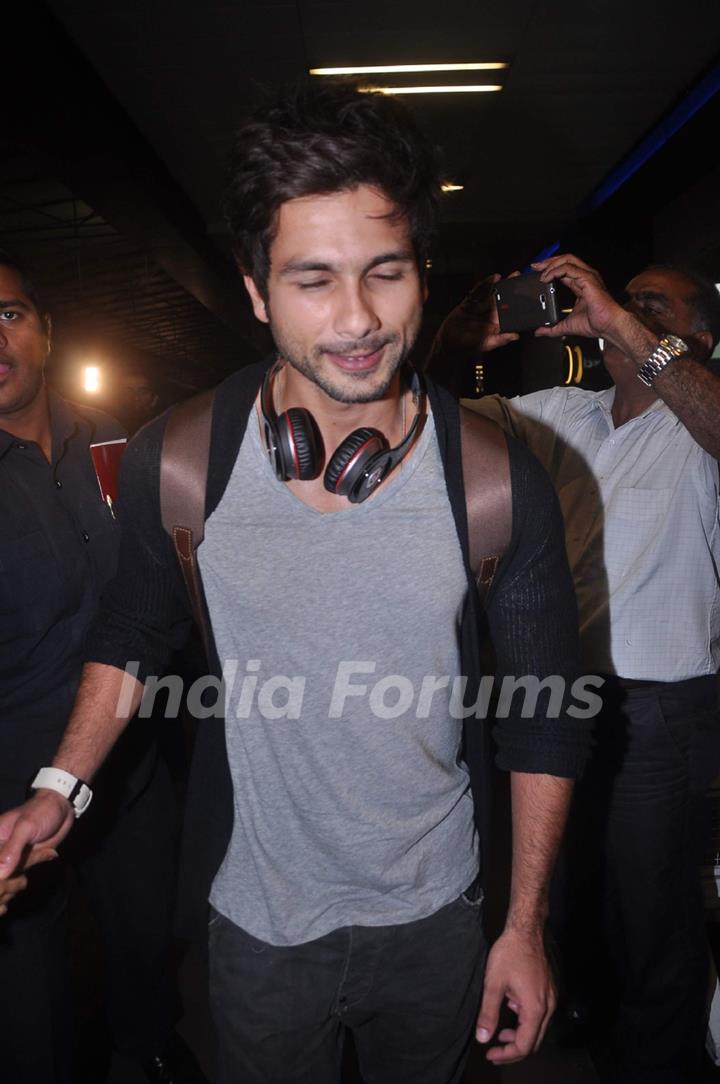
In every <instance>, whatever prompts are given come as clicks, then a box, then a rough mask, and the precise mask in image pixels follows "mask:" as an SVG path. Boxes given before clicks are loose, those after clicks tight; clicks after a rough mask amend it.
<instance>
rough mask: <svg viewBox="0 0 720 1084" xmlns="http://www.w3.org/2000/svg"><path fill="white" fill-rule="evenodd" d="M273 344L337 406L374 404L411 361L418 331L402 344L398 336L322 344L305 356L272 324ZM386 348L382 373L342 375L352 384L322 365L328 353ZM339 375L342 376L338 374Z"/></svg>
mask: <svg viewBox="0 0 720 1084" xmlns="http://www.w3.org/2000/svg"><path fill="white" fill-rule="evenodd" d="M270 331H271V332H272V336H273V341H274V343H275V346H276V349H277V351H278V355H279V356H280V357H281V358H282V359H283V360H284V361H286V362H287V363H288V365H290V366H292V368H293V369H295V370H296V371H297V372H299V373H300V374H301V375H302V376H304V377H305V378H306V379H307V380H310V381H311V382H312V383H313V384H315V385H316V387H318V388H320V390H321V391H323V392H324V393H325V394H326V395H327V396H329V398H330V399H333V400H334V401H335V402H336V403H345V404H349V403H374V402H377V401H378V400H380V399H384V398H385V396H386V395H387V393H388V390H389V389H390V386H391V384H392V382H393V380H394V379H395V374H396V373H397V371H398V369H400V368H401V367H402V366H403V365H404V364H405V362H406V361H407V360H408V358H409V357H410V355H411V354H412V351H413V349H414V346H415V343H416V341H417V337H418V334H419V328H418V329H417V330H416V331H415V332H414V334H413V336H412V339H411V340H409V341H408V342H406V343H405V344H404V345H403V342H402V339H401V336H400V335H399V334H398V333H395V334H392V335H384V336H382V337H378V338H377V339H373V340H371V341H369V342H368V341H363V342H362V343H354V344H348V343H344V344H342V346H339V347H337V346H333V347H329V344H319V345H318V346H316V347H314V348H313V350H312V352H311V354H309V355H308V354H302V353H299V352H298V351H296V350H295V349H294V347H293V344H292V343H290V342H288V341H287V340H286V339H284V337H283V336H282V335H278V333H277V329H276V328H275V327H274V326H273V324H272V321H271V323H270ZM382 348H384V349H385V355H384V357H383V371H382V373H381V374H379V373H378V371H377V370H375V369H369V370H365V371H360V372H347V371H344V372H343V373H342V377H343V378H345V380H346V381H351V382H352V383H351V384H350V385H348V384H347V383H345V384H344V385H343V384H342V383H340V382H339V381H335V380H333V379H332V377H331V376H330V375H329V374H328V373H327V371H326V370H325V369H324V368H323V366H322V358H323V356H324V355H325V354H333V353H335V354H341V353H348V354H352V353H355V352H357V353H359V352H360V351H362V352H363V353H373V352H374V351H376V350H380V349H382ZM339 375H340V374H339Z"/></svg>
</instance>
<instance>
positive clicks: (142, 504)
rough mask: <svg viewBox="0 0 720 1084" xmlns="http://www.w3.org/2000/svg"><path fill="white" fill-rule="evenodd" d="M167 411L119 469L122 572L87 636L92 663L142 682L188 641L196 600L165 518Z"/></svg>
mask: <svg viewBox="0 0 720 1084" xmlns="http://www.w3.org/2000/svg"><path fill="white" fill-rule="evenodd" d="M165 423H166V416H165V415H163V416H162V417H160V418H158V419H156V421H154V422H151V423H150V424H149V425H148V426H145V427H144V428H143V429H142V430H141V431H140V433H138V435H137V436H136V437H135V438H134V439H133V440H132V441H131V442H130V444H129V445H128V447H127V450H126V452H125V455H124V456H123V461H122V466H121V471H120V492H119V499H118V503H117V515H118V521H119V524H120V529H121V544H120V556H119V563H118V570H117V575H116V576H115V578H114V580H112V581H111V582H110V584H109V585H108V587H107V588H106V589H105V592H104V593H103V597H102V600H101V605H100V609H99V612H98V615H97V617H96V619H95V621H94V622H93V624H92V626H91V628H90V631H89V633H88V637H87V641H86V650H85V661H86V662H100V663H105V664H107V665H109V666H115V667H117V668H118V669H120V670H124V669H125V668H126V667H127V666H128V665H130V664H136V667H137V670H135V669H133V671H132V672H133V673H136V676H137V677H138V679H139V680H140V681H143V682H144V681H145V680H146V678H147V677H148V676H149V675H153V674H157V675H161V674H162V673H163V672H164V670H165V668H166V667H167V663H168V661H169V659H170V656H171V654H172V652H173V651H174V650H175V649H176V648H178V647H180V646H182V644H183V643H184V642H185V640H186V638H187V636H188V633H189V630H190V626H191V621H192V616H191V610H190V604H189V600H188V596H187V592H186V590H185V587H184V584H183V580H182V576H181V574H180V569H179V566H178V562H177V559H176V557H175V553H174V550H173V546H172V543H171V541H170V538H169V537H168V535H167V534H166V532H165V531H164V529H163V526H162V522H161V520H160V451H161V447H162V439H163V433H164V431H165Z"/></svg>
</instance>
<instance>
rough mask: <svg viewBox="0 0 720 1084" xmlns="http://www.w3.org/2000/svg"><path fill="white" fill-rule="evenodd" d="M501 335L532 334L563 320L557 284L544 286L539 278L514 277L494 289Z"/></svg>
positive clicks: (534, 274) (533, 274)
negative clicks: (520, 332)
mask: <svg viewBox="0 0 720 1084" xmlns="http://www.w3.org/2000/svg"><path fill="white" fill-rule="evenodd" d="M495 301H496V304H497V312H498V320H499V323H500V332H501V333H503V334H504V333H506V332H510V331H531V330H533V329H534V328H538V327H552V326H553V325H554V324H557V323H558V321H559V320H560V311H559V306H558V300H557V294H556V290H555V283H554V282H543V281H542V279H541V277H540V275H539V274H538V273H536V272H532V273H531V274H528V275H514V276H511V277H510V278H507V279H501V280H500V282H498V283H496V285H495Z"/></svg>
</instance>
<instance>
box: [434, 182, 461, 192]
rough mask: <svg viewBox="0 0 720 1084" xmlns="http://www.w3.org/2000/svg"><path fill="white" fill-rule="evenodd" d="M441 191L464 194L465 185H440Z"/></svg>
mask: <svg viewBox="0 0 720 1084" xmlns="http://www.w3.org/2000/svg"><path fill="white" fill-rule="evenodd" d="M440 191H441V192H464V191H465V185H464V184H441V185H440Z"/></svg>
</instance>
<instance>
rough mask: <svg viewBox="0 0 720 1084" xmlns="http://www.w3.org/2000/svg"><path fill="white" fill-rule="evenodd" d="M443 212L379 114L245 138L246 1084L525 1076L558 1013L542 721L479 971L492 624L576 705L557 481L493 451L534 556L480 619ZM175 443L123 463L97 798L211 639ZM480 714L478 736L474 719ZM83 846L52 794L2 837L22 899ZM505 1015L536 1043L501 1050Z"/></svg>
mask: <svg viewBox="0 0 720 1084" xmlns="http://www.w3.org/2000/svg"><path fill="white" fill-rule="evenodd" d="M438 191H439V180H438V175H437V171H436V167H435V163H434V156H433V154H432V151H431V149H430V148H429V146H428V144H427V142H426V140H425V139H424V138H423V137H422V136H421V134H420V133H419V132H418V130H417V129H416V127H415V125H414V124H413V122H412V121H411V119H410V117H409V115H408V114H407V113H406V112H405V111H404V109H402V108H401V107H400V106H399V105H398V104H397V103H396V102H394V101H392V100H390V99H388V98H384V97H381V96H378V95H363V94H361V93H359V92H357V91H354V90H351V89H347V88H339V89H338V88H328V89H322V90H308V91H303V92H299V93H296V94H295V95H292V96H288V97H286V98H285V99H283V100H282V101H281V102H279V103H277V104H276V105H272V106H269V107H266V108H264V109H261V110H259V111H258V112H257V113H256V114H255V115H254V116H253V117H252V118H251V119H250V120H249V121H248V122H247V124H246V125H245V126H244V127H243V128H242V129H241V130H240V132H239V133H238V137H237V142H236V146H235V150H234V154H233V162H232V176H231V182H230V188H229V195H228V201H227V213H228V220H229V223H230V228H231V231H232V235H233V240H234V243H235V247H236V252H237V258H238V262H239V265H240V269H241V271H242V274H243V276H244V281H245V285H246V287H247V289H248V292H249V294H250V298H251V300H252V305H253V309H254V312H255V315H256V316H257V318H258V319H259V320H261V321H262V322H264V323H267V324H269V326H270V329H271V332H272V335H273V338H274V341H275V346H276V353H275V355H274V357H273V358H272V359H271V362H270V364H269V366H268V365H265V366H255V367H252V368H249V369H244V370H240V371H239V372H238V373H236V374H234V375H233V376H231V377H230V378H229V379H228V380H227V381H225V383H224V384H222V385H221V386H220V388H218V389H217V391H216V394H215V404H214V412H213V428H212V442H211V451H210V463H209V473H208V487H207V500H206V523H205V536H204V541H203V543H202V545H201V546H200V547H199V550H198V563H199V568H200V572H201V576H202V585H203V588H204V602H205V606H206V616H207V618H208V624H209V627H210V629H211V643H210V663H211V667H212V671H213V674H215V675H218V676H219V675H220V674H221V673H222V674H223V675H224V677H225V696H224V709H225V711H224V715H225V717H224V719H204V720H203V721H202V722H201V723H200V725H199V727H198V735H197V743H196V750H195V763H194V769H193V774H192V780H191V786H190V793H189V809H188V825H187V830H186V840H185V868H186V874H187V876H186V884H187V887H188V900H189V897H190V895H192V897H193V901H194V903H195V905H196V907H195V909H194V911H193V915H195V916H198V915H199V916H201V917H204V918H205V922H207V902H208V898H209V900H210V904H211V910H210V918H209V926H208V929H209V944H210V982H211V1000H212V1006H213V1013H214V1016H215V1020H216V1023H217V1028H218V1035H219V1042H220V1067H221V1075H222V1080H223V1081H224V1082H225V1084H230V1082H237V1081H240V1080H242V1081H243V1082H246V1084H271V1082H274V1081H286V1082H291V1081H295V1082H297V1084H300V1082H310V1081H312V1084H333V1082H336V1081H337V1080H338V1079H339V1072H340V1059H341V1051H342V1042H343V1037H344V1035H345V1032H346V1030H347V1029H350V1030H352V1032H353V1035H354V1039H355V1046H356V1049H357V1051H358V1056H359V1060H360V1063H361V1069H362V1072H363V1075H364V1076H365V1077H366V1079H368V1080H373V1081H376V1082H378V1084H379V1082H385V1084H397V1082H398V1081H402V1080H411V1079H412V1080H413V1082H414V1084H451V1082H456V1081H458V1080H459V1079H460V1077H461V1075H462V1071H463V1065H464V1061H465V1058H466V1055H467V1051H468V1049H469V1044H470V1041H471V1037H472V1034H473V1030H475V1033H476V1035H477V1038H478V1039H479V1041H480V1042H482V1043H489V1044H490V1047H489V1050H488V1058H489V1059H490V1060H491V1061H493V1062H496V1063H504V1062H510V1061H513V1060H515V1059H517V1058H520V1057H523V1056H525V1055H526V1054H528V1053H530V1052H531V1051H532V1050H533V1049H536V1048H537V1046H538V1045H539V1044H540V1042H541V1041H542V1037H543V1034H544V1032H545V1028H546V1027H547V1023H548V1020H549V1018H550V1016H551V1014H552V1010H553V1006H554V991H553V983H552V978H551V975H550V971H549V968H548V963H547V960H546V957H545V951H544V946H543V926H544V919H545V914H546V907H547V882H548V878H549V875H550V870H551V868H552V864H553V859H554V856H555V852H556V849H557V846H558V841H559V839H560V836H561V833H562V829H563V825H564V821H565V816H566V810H567V805H568V801H569V797H570V793H571V788H572V777H573V776H575V775H576V774H577V773H578V772H579V770H580V769H581V766H582V764H583V762H584V759H585V755H586V751H587V730H586V727H585V725H584V724H583V723H582V722H580V721H578V719H577V718H576V717H574V716H573V711H572V709H571V708H569V707H568V699H567V697H566V698H565V699H564V701H563V705H562V708H561V710H560V713H559V715H557V712H553V710H551V708H550V707H549V703H548V696H546V695H545V694H544V693H542V694H541V695H540V696H538V697H537V698H536V700H535V702H534V704H533V705H532V708H531V710H530V711H529V712H528V713H527V714H526V715H524V714H523V713H522V711H521V710H520V706H519V705H518V704H515V706H514V708H513V711H512V713H511V714H510V715H509V717H508V718H507V719H505V720H504V721H503V722H502V724H501V725H499V726H498V728H497V740H498V746H499V752H498V763H499V765H500V767H502V768H504V769H506V770H509V771H510V772H511V774H512V796H513V818H514V864H513V884H512V894H511V901H510V908H509V911H508V915H507V922H506V925H505V929H504V931H503V932H502V934H501V936H500V937H499V939H498V940H497V941H496V942H495V944H494V946H493V947H492V949H491V950H490V952H489V955H488V956H487V965H486V946H485V941H484V935H483V931H482V925H481V911H482V895H483V893H482V888H481V884H480V881H479V877H478V867H479V861H480V857H481V856H480V853H479V849H480V848H479V844H478V836H479V833H480V832H482V830H483V828H484V827H485V824H484V822H483V802H482V798H483V791H482V779H483V776H484V773H485V769H484V764H483V749H484V748H485V746H486V744H487V743H486V742H485V741H484V739H483V735H484V733H485V729H484V728H485V727H486V725H487V724H486V723H483V722H482V721H481V717H480V716H481V708H480V707H479V701H478V702H477V703H475V704H473V703H472V698H473V694H474V695H475V696H477V695H478V688H479V682H480V663H479V659H478V642H479V635H478V634H479V629H480V627H481V625H482V624H483V623H484V622H485V621H487V624H488V625H489V628H490V632H491V634H492V637H493V640H494V644H495V649H496V653H497V659H498V673H499V674H500V675H503V674H505V675H535V676H536V678H540V679H542V678H544V677H545V676H546V675H556V676H558V677H559V680H561V681H565V679H567V681H571V680H572V677H573V675H574V674H575V670H576V652H577V628H576V614H575V605H574V600H573V595H572V589H571V584H570V579H569V573H568V569H567V565H566V560H565V554H564V548H563V543H562V525H561V520H560V515H559V511H558V508H557V504H556V501H555V498H554V495H553V493H552V489H551V487H550V484H549V481H548V479H547V478H546V477H545V475H544V474H543V472H542V471H541V470H540V469H539V466H538V464H537V463H536V461H535V460H534V459H533V457H532V456H531V455H530V454H529V453H527V452H526V451H525V450H524V449H523V448H522V447H521V446H520V445H519V444H516V443H512V442H509V443H507V444H506V443H505V441H504V438H502V437H501V436H500V434H499V432H498V431H497V430H495V429H494V428H493V427H491V426H485V425H484V423H483V425H482V426H481V428H482V433H483V440H486V442H487V444H486V446H487V448H488V454H490V452H492V453H493V455H494V454H497V456H498V459H497V462H498V464H499V466H498V469H497V472H496V474H495V475H493V476H492V477H491V478H490V479H489V480H488V482H487V483H486V484H489V485H496V484H497V483H498V482H499V481H501V478H502V477H508V478H509V480H510V483H511V490H512V537H511V539H510V542H509V546H508V549H507V553H506V556H505V559H504V561H503V563H502V565H501V567H500V569H499V571H498V572H497V574H496V577H495V580H494V583H493V586H492V588H491V591H490V593H489V595H488V596H487V599H486V608H485V613H484V614H483V612H482V609H481V607H480V605H479V599H478V596H477V592H476V585H475V581H474V575H473V572H472V571H471V565H470V556H469V554H470V548H469V547H470V540H469V538H468V530H467V519H466V510H465V498H464V490H463V478H462V463H461V459H460V446H459V415H458V410H457V407H456V405H455V404H454V403H453V401H452V399H451V398H450V397H449V396H447V395H444V394H442V393H441V392H439V391H438V390H437V389H436V388H435V387H434V385H428V387H427V389H426V390H425V389H424V387H423V385H422V382H421V380H420V379H419V377H418V375H417V374H416V373H415V372H414V371H413V370H412V369H411V368H410V366H409V362H410V360H411V358H412V353H413V348H414V345H415V340H416V337H417V333H418V329H419V326H420V321H421V316H422V305H423V300H424V297H425V294H426V285H425V277H424V262H425V256H426V253H427V245H428V241H429V237H430V234H431V231H432V226H433V221H434V213H435V205H436V200H437V195H438ZM166 422H167V419H166V418H162V419H159V420H158V421H156V422H153V423H151V424H150V425H149V426H147V427H146V428H145V429H144V430H143V432H142V433H141V434H140V435H139V436H138V438H137V439H136V440H135V441H134V442H133V443H132V445H131V446H130V449H129V451H128V453H127V455H126V458H125V468H124V480H123V487H122V501H121V505H120V514H121V516H122V518H123V522H124V525H125V533H124V538H123V551H122V555H121V567H120V572H119V575H118V578H117V580H116V581H115V584H114V585H113V587H111V589H110V591H109V593H108V595H107V596H106V604H105V606H104V608H103V612H102V615H101V620H100V621H99V622H98V624H97V625H96V627H95V629H94V631H93V634H92V635H91V637H90V642H89V646H88V654H87V658H88V662H87V664H86V667H85V671H84V677H83V683H82V688H81V692H80V694H79V697H78V700H77V703H76V708H75V712H74V716H73V720H72V722H71V723H70V725H69V727H68V730H67V732H66V736H65V738H64V740H63V743H62V745H61V747H60V749H59V750H58V752H57V754H56V757H55V760H54V764H55V767H56V768H61V769H63V771H64V772H65V773H69V775H70V776H71V778H74V779H78V780H82V779H88V778H91V777H92V776H93V775H94V773H95V772H96V770H97V768H98V765H99V764H100V763H101V761H102V758H103V756H104V755H105V754H106V752H107V750H108V749H109V747H110V746H111V745H112V743H113V741H114V740H115V738H116V736H117V734H118V733H119V732H120V730H121V729H122V726H123V725H124V722H125V719H126V717H127V714H128V713H129V712H130V711H132V710H133V708H134V707H135V706H137V703H138V701H139V699H140V696H141V693H142V689H143V683H144V682H145V680H146V678H147V676H148V675H150V674H153V673H158V672H160V671H161V669H162V667H163V665H164V663H165V662H166V661H167V658H168V655H169V652H170V648H171V646H172V645H173V644H174V643H177V642H178V641H180V640H181V639H182V638H183V637H184V636H185V635H186V632H187V628H188V625H189V615H190V605H189V601H188V598H187V595H186V592H185V590H184V586H183V583H182V580H181V579H180V572H179V569H178V566H177V563H176V561H175V556H174V553H173V549H172V545H171V543H170V541H169V538H168V536H167V535H166V534H165V533H164V531H163V529H162V527H161V524H160V518H159V514H158V492H159V467H160V455H161V446H162V440H163V433H164V430H165V426H166ZM493 461H494V460H493ZM503 472H505V473H503ZM129 660H139V667H138V668H136V671H135V672H136V674H137V680H135V679H129V678H128V676H127V674H125V672H124V671H125V667H126V664H127V663H128V661H129ZM466 686H469V688H470V690H471V694H470V697H469V699H470V701H471V703H470V706H469V707H468V706H467V704H465V703H463V702H462V701H463V697H462V691H461V693H460V696H459V697H456V696H455V695H454V692H453V690H456V689H460V690H462V689H464V688H465V687H466ZM123 689H124V690H125V692H127V691H128V689H130V690H131V692H132V695H130V696H124V698H123V699H124V707H123V709H122V710H120V708H119V706H118V705H119V696H120V693H121V691H122V690H123ZM458 701H460V703H459V702H458ZM476 709H477V710H476ZM471 716H473V717H472V718H471ZM463 720H464V722H463ZM71 819H72V812H71V806H70V804H69V803H68V801H67V799H66V798H64V797H61V796H60V795H58V794H57V793H56V792H55V791H54V790H53V789H52V788H51V787H50V788H49V787H47V786H46V787H45V788H43V789H40V790H38V793H37V795H36V796H35V797H34V798H33V799H32V800H31V801H30V802H29V803H28V804H27V805H26V806H25V807H24V808H23V810H22V811H20V812H19V813H18V812H17V811H16V812H15V813H14V814H11V815H8V816H7V817H5V818H4V819H0V839H6V840H7V843H6V845H5V847H4V848H2V850H0V871H4V872H5V874H6V875H7V874H9V873H10V872H11V871H12V869H13V868H14V867H15V865H16V864H17V862H18V859H19V857H20V854H21V851H22V848H23V847H27V846H28V845H32V847H38V846H39V845H40V844H41V842H42V841H44V842H45V843H48V842H57V841H58V839H59V838H61V837H62V836H63V835H64V834H65V833H66V832H67V830H68V828H69V825H70V823H71ZM31 853H32V851H31ZM503 1002H507V1005H508V1006H509V1009H510V1010H511V1012H513V1013H515V1014H516V1020H515V1021H514V1022H512V1023H510V1024H509V1026H507V1027H505V1028H500V1030H498V1019H499V1013H500V1008H501V1005H502V1003H503Z"/></svg>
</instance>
